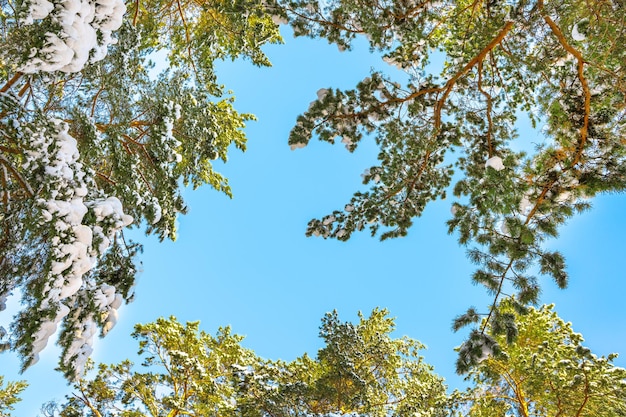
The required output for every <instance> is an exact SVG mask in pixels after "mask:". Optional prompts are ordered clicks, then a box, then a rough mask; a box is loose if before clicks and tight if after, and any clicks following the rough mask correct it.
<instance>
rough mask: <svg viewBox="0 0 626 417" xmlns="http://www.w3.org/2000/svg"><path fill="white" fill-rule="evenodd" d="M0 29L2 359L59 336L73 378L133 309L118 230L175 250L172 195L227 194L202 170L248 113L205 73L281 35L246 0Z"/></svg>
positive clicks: (239, 134) (44, 6) (97, 9)
mask: <svg viewBox="0 0 626 417" xmlns="http://www.w3.org/2000/svg"><path fill="white" fill-rule="evenodd" d="M0 24H1V25H2V35H1V38H0V42H1V48H0V77H2V79H3V82H2V86H1V87H0V132H1V133H2V135H1V137H2V139H0V222H1V224H2V226H1V227H2V234H1V235H0V310H3V309H4V308H5V302H6V299H7V297H8V296H9V295H10V294H16V295H18V294H19V295H21V298H22V305H23V307H22V308H21V310H20V311H19V312H18V314H17V315H16V316H15V319H14V321H13V323H12V325H11V329H10V332H9V335H8V341H6V342H4V343H3V346H5V347H9V348H11V349H14V350H16V351H18V352H19V354H20V356H21V357H22V358H23V366H24V368H25V367H28V366H30V365H31V364H33V363H35V362H36V361H37V358H38V353H39V352H40V351H41V350H42V349H43V348H44V347H45V346H46V344H47V342H48V339H49V337H50V336H51V335H52V334H54V333H55V331H56V329H57V327H58V326H60V327H61V329H62V330H61V333H60V339H59V340H60V345H61V346H62V348H63V351H62V357H61V360H60V366H61V369H62V370H63V372H64V373H65V374H66V375H67V376H68V377H70V378H71V377H75V376H76V375H79V374H81V373H82V369H83V366H84V364H85V361H86V359H87V358H88V357H89V355H90V353H91V343H92V339H93V337H94V335H95V334H96V333H97V332H98V331H99V329H100V331H101V333H102V334H106V332H107V331H108V330H110V329H111V327H113V325H114V324H115V322H116V320H117V309H118V308H119V306H120V305H121V304H122V303H123V302H124V301H129V300H130V299H131V298H132V294H133V291H132V287H133V283H134V279H135V274H136V271H137V268H138V267H137V265H136V264H135V263H134V262H133V256H134V255H135V254H136V253H137V252H138V251H139V250H140V248H141V247H140V245H138V244H136V243H134V242H131V241H128V240H127V239H125V238H124V234H123V229H124V228H126V227H129V226H136V227H142V228H145V230H146V232H147V233H153V234H156V235H158V237H159V238H160V239H165V238H170V239H175V237H176V226H175V220H176V216H177V214H178V213H184V212H185V211H186V206H185V202H184V201H183V199H182V198H181V194H180V188H181V187H182V186H187V185H193V187H198V186H200V185H202V184H209V185H211V186H212V187H213V188H215V189H217V190H218V191H222V192H225V193H226V194H228V195H230V188H229V186H228V183H227V180H226V178H224V177H223V176H222V175H220V174H219V173H217V172H215V171H214V170H213V166H212V161H213V160H215V159H222V160H223V161H226V159H227V149H228V148H229V146H230V145H231V144H233V145H235V146H236V147H237V148H239V149H244V148H245V141H246V138H245V136H244V133H243V131H242V128H243V127H244V124H245V122H246V121H248V120H251V119H252V118H253V116H252V115H249V114H240V113H238V112H237V111H236V110H235V109H234V107H233V97H232V95H231V94H230V93H228V92H227V90H226V89H225V87H224V86H222V85H220V83H219V82H218V80H217V77H216V74H215V71H214V62H215V61H216V60H221V59H235V58H237V57H245V58H247V59H249V60H251V61H252V62H253V63H254V64H255V65H269V61H268V59H267V57H266V56H265V55H264V54H263V52H262V51H261V49H260V48H261V46H262V45H264V44H266V43H276V42H280V41H281V38H280V35H279V33H278V28H277V26H276V24H275V23H273V21H272V18H271V16H270V15H268V14H266V13H265V12H264V8H263V6H262V4H261V3H260V2H257V1H247V0H244V1H235V2H232V1H219V0H218V1H211V2H206V1H171V2H170V1H159V0H155V1H147V2H145V1H141V2H139V1H137V2H128V3H127V4H125V3H124V1H122V0H111V1H104V0H98V1H90V0H84V1H83V0H72V1H56V0H53V1H47V0H24V1H22V0H18V1H16V2H13V1H2V22H1V23H0ZM159 53H160V54H161V55H162V56H167V60H168V67H167V69H166V70H164V71H161V72H158V71H157V70H156V69H155V68H154V64H153V63H152V59H153V57H154V56H155V54H159Z"/></svg>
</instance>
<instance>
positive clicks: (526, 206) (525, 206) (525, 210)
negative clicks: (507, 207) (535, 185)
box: [519, 191, 533, 216]
mask: <svg viewBox="0 0 626 417" xmlns="http://www.w3.org/2000/svg"><path fill="white" fill-rule="evenodd" d="M529 197H530V191H528V192H526V194H524V196H523V197H522V199H521V201H520V202H519V211H520V213H521V214H522V215H524V216H526V215H528V214H529V213H530V210H531V209H532V208H533V204H532V203H531V202H530V199H529Z"/></svg>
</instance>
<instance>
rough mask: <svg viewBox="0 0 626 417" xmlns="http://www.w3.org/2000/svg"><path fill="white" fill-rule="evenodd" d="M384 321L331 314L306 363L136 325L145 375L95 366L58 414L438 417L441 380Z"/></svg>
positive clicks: (126, 366) (224, 338)
mask: <svg viewBox="0 0 626 417" xmlns="http://www.w3.org/2000/svg"><path fill="white" fill-rule="evenodd" d="M393 329H394V322H393V319H391V318H389V317H388V316H387V312H386V311H384V310H375V311H373V312H372V314H371V315H370V317H369V318H364V317H363V316H361V317H360V321H359V323H357V324H352V323H342V322H340V321H339V320H338V317H337V314H336V313H332V314H328V315H327V316H326V317H325V318H324V319H323V320H322V326H321V332H320V336H321V337H322V338H323V339H324V341H325V343H326V344H325V346H324V347H323V348H322V349H321V350H320V351H319V352H318V354H317V358H315V359H313V358H311V357H309V356H307V355H304V356H302V357H300V358H298V359H296V360H295V361H293V362H289V363H286V362H283V361H280V360H279V361H270V360H264V359H261V358H259V357H257V356H256V355H254V353H253V352H252V351H250V350H247V349H245V348H243V347H241V345H240V342H241V340H242V338H241V337H240V336H235V335H232V334H231V332H230V330H229V329H220V330H219V332H218V333H217V335H216V336H215V337H212V336H210V335H207V334H206V333H204V332H202V331H199V329H198V323H197V322H196V323H187V324H186V325H185V326H183V325H182V324H180V323H178V322H177V321H176V319H174V318H170V319H168V320H166V319H159V320H157V322H155V323H151V324H147V325H138V326H136V331H135V333H134V336H135V337H136V338H138V339H139V346H140V354H141V355H142V356H143V357H144V359H145V360H144V363H143V365H144V366H146V368H144V370H145V372H139V371H138V370H134V368H133V365H132V364H131V363H130V362H128V361H126V362H123V363H121V364H119V365H111V366H107V365H100V366H99V368H98V373H97V375H96V376H95V377H94V378H93V379H89V380H87V379H81V380H79V381H77V382H76V383H75V385H74V391H75V393H74V394H73V395H71V396H69V397H68V398H67V401H66V402H65V403H63V404H54V403H50V404H48V405H47V406H46V407H45V409H46V410H47V411H46V412H47V414H48V415H51V416H52V415H61V416H91V417H96V416H97V417H104V416H121V415H124V416H154V417H156V416H165V415H168V416H176V415H194V416H195V415H197V416H200V415H202V416H208V415H220V416H250V417H253V416H275V417H278V416H294V415H311V416H313V415H317V416H357V415H363V416H376V417H383V416H405V415H422V416H444V415H446V412H445V406H446V404H447V397H446V392H445V386H444V385H443V383H442V379H441V378H440V377H437V376H436V375H434V373H433V372H432V367H430V366H429V365H426V364H425V363H424V362H423V358H422V357H420V356H419V354H418V350H419V349H421V348H422V347H423V346H422V345H421V344H420V343H419V342H417V341H415V340H411V339H408V338H401V339H393V338H391V337H390V333H391V331H393Z"/></svg>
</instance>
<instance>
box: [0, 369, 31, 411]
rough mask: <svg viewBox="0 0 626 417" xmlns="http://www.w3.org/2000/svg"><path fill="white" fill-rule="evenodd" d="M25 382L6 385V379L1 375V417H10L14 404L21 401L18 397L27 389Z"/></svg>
mask: <svg viewBox="0 0 626 417" xmlns="http://www.w3.org/2000/svg"><path fill="white" fill-rule="evenodd" d="M26 386H27V384H26V382H24V381H18V382H7V384H6V386H5V385H4V377H3V376H2V375H0V417H9V416H10V415H11V413H9V412H10V411H11V410H13V404H15V403H17V402H19V401H20V398H19V397H18V395H19V394H20V392H22V391H23V390H24V389H25V388H26Z"/></svg>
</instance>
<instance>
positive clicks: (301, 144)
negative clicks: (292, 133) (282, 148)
mask: <svg viewBox="0 0 626 417" xmlns="http://www.w3.org/2000/svg"><path fill="white" fill-rule="evenodd" d="M305 146H306V143H304V142H298V143H292V144H291V145H289V149H291V150H292V151H295V150H296V149H302V148H304V147H305Z"/></svg>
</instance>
